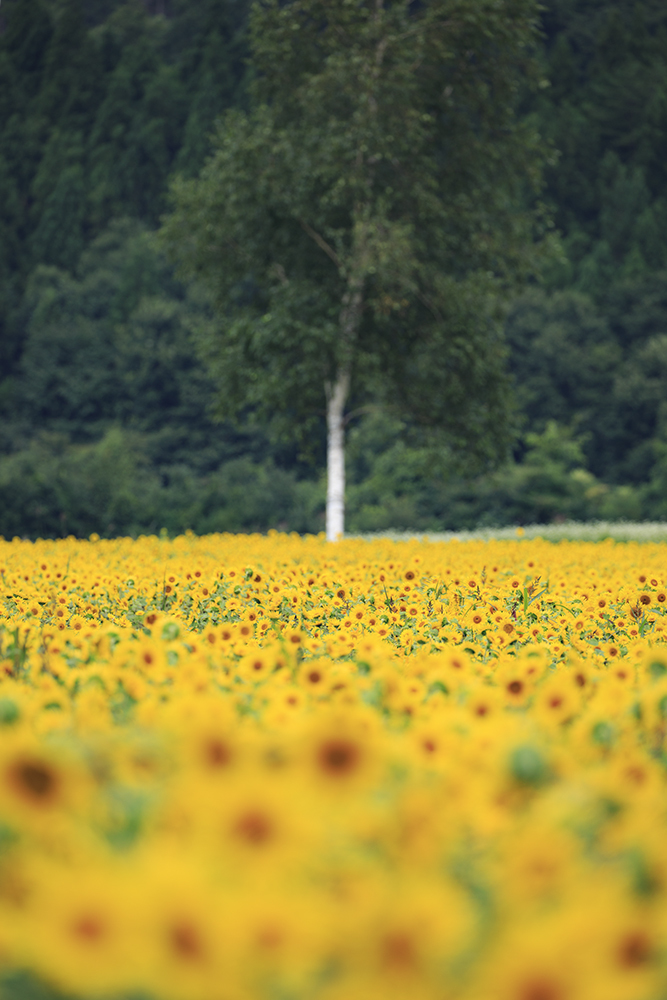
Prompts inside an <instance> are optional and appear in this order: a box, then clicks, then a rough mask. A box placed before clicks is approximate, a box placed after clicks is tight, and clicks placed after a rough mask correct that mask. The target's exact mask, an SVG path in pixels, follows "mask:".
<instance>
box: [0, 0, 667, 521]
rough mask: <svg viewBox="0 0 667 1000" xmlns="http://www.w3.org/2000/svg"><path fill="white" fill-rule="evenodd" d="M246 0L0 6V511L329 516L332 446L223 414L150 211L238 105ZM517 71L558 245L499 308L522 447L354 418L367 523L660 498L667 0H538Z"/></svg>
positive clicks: (352, 503)
mask: <svg viewBox="0 0 667 1000" xmlns="http://www.w3.org/2000/svg"><path fill="white" fill-rule="evenodd" d="M247 6H248V4H247V2H246V0H197V2H196V3H193V2H192V0H148V2H145V3H142V2H140V0H4V2H3V4H2V7H1V8H0V534H3V535H4V536H5V537H12V536H14V535H20V536H28V537H37V536H58V535H68V534H76V535H88V534H90V533H91V532H93V531H96V532H98V533H100V534H108V535H113V534H122V533H136V532H155V531H159V530H161V529H166V530H167V531H169V532H177V531H182V530H184V529H187V528H191V529H193V530H194V531H196V532H205V531H226V530H265V529H267V528H271V527H278V528H285V529H290V530H297V531H319V530H321V529H322V527H323V508H324V486H323V470H324V439H322V442H318V443H316V445H317V446H316V447H315V449H314V452H315V461H314V463H313V462H312V461H311V462H307V461H306V460H305V459H304V458H303V457H302V456H301V455H300V454H299V453H298V451H297V449H296V447H295V446H293V445H290V443H289V442H286V443H276V442H275V441H274V440H273V439H272V438H271V437H270V435H269V433H268V430H266V429H263V428H261V427H257V426H255V425H254V424H253V423H252V421H251V419H250V418H251V416H252V415H251V414H249V415H248V419H247V420H244V421H241V422H239V423H238V424H235V425H230V424H221V423H216V422H214V420H213V419H212V416H211V409H212V405H213V402H214V398H215V386H214V385H212V384H211V382H210V380H209V378H208V376H207V372H206V370H205V368H204V367H203V366H202V364H201V362H199V361H198V359H197V357H196V355H195V354H194V352H193V348H192V333H193V331H196V329H197V327H198V325H201V324H205V323H208V322H210V320H211V317H210V315H209V308H208V305H207V302H206V301H205V299H204V298H203V297H202V296H201V294H200V293H198V292H197V290H196V289H193V288H186V287H184V286H183V285H182V284H181V283H179V281H177V280H176V278H175V277H174V274H173V270H172V269H171V267H170V266H169V265H168V263H167V262H166V260H165V259H164V257H163V255H162V253H161V252H160V249H159V246H158V244H157V240H156V239H155V231H156V229H157V227H158V225H159V220H160V216H161V214H163V213H164V212H165V211H166V210H167V208H168V201H167V196H168V184H169V179H170V177H171V176H172V175H173V174H174V172H180V173H183V174H185V175H190V176H194V175H196V174H197V173H198V171H199V169H200V168H201V166H202V164H203V162H204V160H205V158H206V156H207V153H208V151H209V143H208V136H209V135H210V133H211V130H212V128H213V125H214V122H215V119H216V117H217V116H219V115H220V114H221V113H222V112H224V111H225V110H226V109H227V108H229V107H231V106H234V105H240V106H243V105H244V101H245V95H246V93H247V83H248V79H247V69H246V64H245V51H246V35H245V19H246V12H247ZM542 24H543V31H544V44H543V48H542V51H541V52H540V54H539V58H540V60H541V61H542V63H543V75H544V79H543V82H542V85H541V86H540V87H539V89H538V90H537V91H536V92H534V93H529V92H528V91H527V92H526V94H525V95H523V96H522V98H521V107H520V113H521V114H524V115H529V116H532V117H533V118H534V119H536V121H537V124H538V127H539V130H540V132H541V134H542V135H543V136H544V138H545V140H548V141H549V142H550V143H551V144H552V145H553V148H554V149H555V150H556V151H557V155H556V156H554V157H553V158H552V160H553V162H552V164H551V165H550V166H549V168H548V170H547V174H546V187H545V192H544V199H545V201H546V202H547V204H548V205H549V206H550V209H551V211H552V213H553V216H554V220H555V223H556V227H557V229H558V230H559V232H560V233H561V236H562V243H563V250H564V254H563V258H562V260H561V261H560V262H558V263H556V262H553V263H552V264H550V266H549V269H548V271H547V273H545V274H544V277H543V281H542V283H541V284H539V285H537V284H536V285H534V286H533V287H530V288H528V289H527V290H526V291H525V293H524V294H522V296H521V297H520V298H518V299H517V300H516V301H514V302H513V303H512V305H511V308H510V310H509V314H508V317H507V323H506V333H507V341H508V345H509V359H508V363H509V367H510V369H511V372H512V373H513V377H514V382H515V393H516V402H517V437H516V443H515V448H514V454H513V456H512V457H511V458H510V459H509V460H508V461H507V462H506V463H505V464H503V465H502V466H501V467H500V468H499V469H497V470H496V471H494V472H488V473H486V474H484V475H479V476H478V477H477V478H475V479H474V480H466V479H464V478H462V475H461V473H460V471H457V470H456V469H455V468H453V467H452V468H447V466H446V463H444V464H442V463H441V464H440V466H439V467H438V469H437V474H436V473H434V471H433V467H432V464H431V459H432V456H431V454H430V453H429V452H428V450H427V449H426V448H425V447H424V446H423V445H422V443H421V442H420V441H419V439H418V438H417V437H416V436H415V434H414V433H413V430H412V429H411V428H410V427H409V426H402V425H399V424H397V423H396V422H394V421H392V420H390V419H388V418H386V417H383V416H382V415H380V414H373V413H368V414H366V415H365V416H363V417H361V418H360V419H359V420H358V421H357V422H355V423H353V424H352V425H351V427H350V431H349V439H348V460H349V473H348V474H349V489H348V519H347V524H348V529H349V530H350V531H372V530H376V529H384V528H390V527H391V528H399V529H400V528H406V529H417V530H429V529H430V530H445V529H450V528H454V529H458V528H470V527H474V526H476V525H480V524H481V525H492V526H495V525H502V524H508V523H522V522H523V523H528V522H548V521H552V520H554V519H562V518H571V517H572V518H577V519H581V520H585V519H590V518H600V517H603V518H612V519H613V518H628V519H633V520H638V519H648V518H650V519H653V518H666V517H667V5H665V4H664V0H649V2H646V3H644V4H639V3H636V2H635V0H546V2H545V6H544V11H543V15H542Z"/></svg>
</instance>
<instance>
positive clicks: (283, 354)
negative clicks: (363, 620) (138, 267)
mask: <svg viewBox="0 0 667 1000" xmlns="http://www.w3.org/2000/svg"><path fill="white" fill-rule="evenodd" d="M536 32H537V10H536V6H535V4H534V3H533V2H532V0H512V2H510V3H506V4H503V5H502V6H499V5H497V4H495V3H493V2H490V0H431V2H429V3H427V4H423V5H420V6H419V7H416V6H415V5H414V4H412V3H409V2H407V0H386V2H377V3H374V4H371V3H364V4H348V3H345V2H344V0H337V2H334V3H332V2H331V0H329V2H327V3H326V4H323V3H321V2H320V0H294V2H291V3H288V4H280V3H278V2H277V0H269V2H265V3H261V4H260V3H257V4H254V5H253V7H252V11H251V17H250V48H251V66H252V69H253V71H254V82H253V85H252V88H251V95H252V108H251V111H250V112H249V113H248V114H243V113H241V112H238V111H234V112H230V113H229V114H228V115H227V116H225V117H224V118H223V119H222V121H221V123H220V126H219V128H218V132H217V134H216V138H215V140H214V148H215V151H214V154H213V156H212V157H211V158H210V160H209V161H208V163H207V165H206V166H205V168H204V170H203V171H202V174H201V176H200V177H198V178H195V179H190V180H181V181H177V182H176V183H175V184H174V185H173V188H172V191H173V199H174V206H175V207H174V211H173V213H172V214H171V215H170V216H169V217H168V218H167V220H166V222H165V225H164V227H163V238H164V240H165V242H166V244H167V246H168V247H169V249H170V251H171V253H172V255H173V256H174V257H175V258H176V259H177V260H178V262H179V264H180V270H181V274H182V275H183V276H184V277H186V278H188V279H199V280H200V281H202V282H203V283H204V284H205V285H206V286H207V287H208V288H209V289H210V290H211V291H212V293H213V295H214V297H215V302H216V305H217V307H218V312H219V320H218V322H217V323H216V324H215V325H213V326H212V327H210V328H209V335H208V336H207V337H206V338H205V342H204V349H205V351H206V355H207V358H208V360H209V361H210V363H211V365H212V371H213V373H214V377H215V378H216V379H217V380H218V383H219V386H220V407H221V410H222V412H224V413H226V414H227V415H230V416H231V415H233V414H235V413H237V412H238V411H239V410H241V409H242V408H244V407H250V408H252V409H253V411H254V412H255V413H256V414H258V415H260V416H261V417H264V419H270V420H271V421H273V422H285V421H288V422H289V426H290V430H291V433H293V434H294V433H301V434H302V435H303V434H305V433H306V432H307V428H309V426H310V425H312V421H313V418H314V417H317V416H319V415H321V414H322V415H323V414H324V413H326V416H327V425H328V445H329V449H328V473H329V475H328V484H329V490H328V505H327V535H328V537H330V538H334V537H336V536H337V535H338V534H339V533H341V532H342V529H343V519H342V504H343V497H342V492H343V489H344V472H343V469H344V463H343V458H342V439H343V423H344V412H345V404H346V401H347V400H348V398H351V399H352V400H353V401H354V404H355V405H358V404H360V403H362V404H363V403H365V402H368V401H369V400H372V401H376V402H381V403H383V404H384V405H385V406H387V405H389V406H391V409H392V410H393V411H394V412H395V413H396V414H397V415H403V416H405V415H407V416H409V417H410V418H411V419H413V420H414V421H416V422H417V423H420V424H424V425H426V426H429V427H432V428H437V429H438V431H439V432H440V433H443V434H446V435H447V440H448V443H449V445H450V447H452V448H454V449H458V450H459V451H465V452H466V453H467V455H468V456H470V455H471V454H477V455H482V456H484V457H485V458H487V459H492V458H493V457H494V456H496V455H497V454H498V452H499V451H502V449H503V448H504V447H506V446H507V443H508V408H507V400H506V396H507V393H506V384H507V380H506V378H505V375H504V370H503V360H504V353H503V349H502V343H501V339H500V336H499V329H498V327H499V324H498V314H497V310H496V309H495V306H496V300H497V297H498V295H499V294H500V293H501V292H502V291H503V290H507V288H508V287H511V286H512V285H513V284H514V283H515V282H516V281H517V279H520V278H521V277H525V275H526V274H527V273H529V272H530V271H531V270H533V271H534V269H535V261H536V258H537V257H538V256H539V253H538V252H537V251H538V249H539V244H537V245H536V239H535V237H536V232H535V230H536V226H537V225H538V224H539V215H538V212H537V211H536V210H535V209H533V210H530V209H527V208H525V207H523V205H522V199H523V200H524V201H525V199H526V196H527V194H529V190H530V187H531V185H532V188H533V194H534V193H535V190H536V189H537V188H538V186H539V176H540V174H539V171H540V161H541V156H542V149H541V144H540V142H539V138H538V136H537V135H536V133H535V131H534V130H533V129H532V128H531V127H530V126H529V124H528V123H527V122H526V121H520V120H519V119H518V118H517V117H516V114H515V105H516V94H517V90H518V88H519V81H520V78H521V76H520V75H521V73H523V77H524V79H525V78H526V77H527V76H528V75H529V73H530V70H531V62H530V49H531V47H532V46H534V45H535V42H536Z"/></svg>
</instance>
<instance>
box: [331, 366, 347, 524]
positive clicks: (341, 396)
mask: <svg viewBox="0 0 667 1000" xmlns="http://www.w3.org/2000/svg"><path fill="white" fill-rule="evenodd" d="M349 389H350V374H349V372H340V373H339V375H338V378H337V379H336V381H335V382H334V384H333V385H329V386H327V541H329V542H335V541H336V539H338V538H342V537H343V534H344V532H345V421H344V416H343V415H344V412H345V401H346V400H347V395H348V392H349Z"/></svg>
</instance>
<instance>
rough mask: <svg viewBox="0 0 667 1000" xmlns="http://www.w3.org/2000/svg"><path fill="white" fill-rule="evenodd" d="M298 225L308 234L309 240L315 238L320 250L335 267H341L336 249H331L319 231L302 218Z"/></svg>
mask: <svg viewBox="0 0 667 1000" xmlns="http://www.w3.org/2000/svg"><path fill="white" fill-rule="evenodd" d="M299 225H300V226H301V228H302V229H303V231H304V233H307V235H308V236H310V238H311V240H315V242H316V243H317V245H318V247H319V248H320V250H324V252H325V254H326V255H327V257H330V258H331V260H332V261H333V262H334V264H335V265H336V267H338V268H340V267H342V264H341V260H340V257H339V256H338V254H337V253H336V251H335V250H334V249H333V247H330V246H329V244H328V243H327V241H326V240H325V239H324V238H323V237H322V236H320V234H319V233H317V232H315V230H314V229H313V227H312V226H309V225H308V223H307V222H305V220H304V219H299Z"/></svg>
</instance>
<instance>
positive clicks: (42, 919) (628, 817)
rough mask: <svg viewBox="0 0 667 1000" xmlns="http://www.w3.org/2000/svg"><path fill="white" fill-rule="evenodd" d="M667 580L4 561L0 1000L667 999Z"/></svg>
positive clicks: (174, 548)
mask: <svg viewBox="0 0 667 1000" xmlns="http://www.w3.org/2000/svg"><path fill="white" fill-rule="evenodd" d="M665 554H666V549H665V546H664V545H662V544H637V543H614V542H607V543H598V544H593V543H584V542H576V543H570V542H561V543H558V544H553V543H550V542H546V541H543V540H541V539H531V540H527V539H523V540H522V539H519V538H517V539H516V540H506V541H468V542H455V541H452V542H448V543H437V542H427V541H400V542H397V541H390V540H387V539H376V540H372V541H362V540H347V541H342V542H339V543H336V544H334V545H332V544H327V543H326V542H325V541H324V540H323V539H322V538H320V537H307V538H301V537H299V536H296V535H294V536H284V535H283V536H281V535H278V534H272V535H269V536H266V537H263V536H259V535H248V536H239V535H212V536H208V537H201V538H197V537H195V536H190V535H184V536H181V537H178V538H176V539H174V540H173V541H170V540H168V539H163V538H156V537H141V538H139V539H138V540H134V541H133V540H131V539H116V540H110V541H104V540H100V539H98V538H97V537H96V536H93V537H92V538H91V540H90V541H79V540H75V539H74V538H70V539H66V540H60V541H37V542H35V543H32V542H25V541H20V540H18V539H15V540H14V541H13V542H4V541H0V581H1V585H0V996H2V997H3V998H4V997H7V998H14V1000H23V998H28V997H30V998H32V997H37V996H39V997H40V998H55V997H65V996H66V997H68V998H78V1000H81V998H86V1000H88V998H92V997H113V998H120V997H123V998H133V1000H137V998H154V1000H664V998H665V997H667V850H666V848H665V843H667V747H666V745H665V738H666V734H667V645H666V643H665V640H666V637H667V616H666V613H665V611H666V609H667V564H666V560H665Z"/></svg>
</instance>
